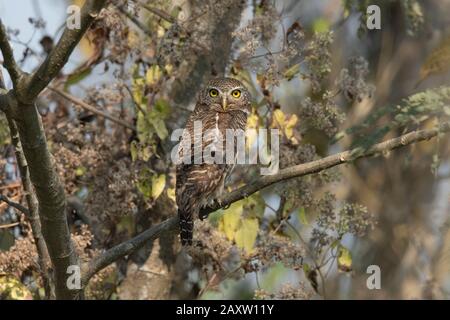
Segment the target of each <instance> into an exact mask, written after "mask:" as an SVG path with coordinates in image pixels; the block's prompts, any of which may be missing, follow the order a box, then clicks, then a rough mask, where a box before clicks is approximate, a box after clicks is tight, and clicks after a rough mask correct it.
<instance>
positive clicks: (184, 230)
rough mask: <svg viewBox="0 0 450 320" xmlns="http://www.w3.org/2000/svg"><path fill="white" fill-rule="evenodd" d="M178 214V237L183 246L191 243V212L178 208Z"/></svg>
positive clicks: (192, 222)
mask: <svg viewBox="0 0 450 320" xmlns="http://www.w3.org/2000/svg"><path fill="white" fill-rule="evenodd" d="M178 216H179V218H180V238H181V244H182V245H183V247H184V246H191V245H192V232H193V229H194V221H193V219H192V213H191V212H186V211H181V210H178Z"/></svg>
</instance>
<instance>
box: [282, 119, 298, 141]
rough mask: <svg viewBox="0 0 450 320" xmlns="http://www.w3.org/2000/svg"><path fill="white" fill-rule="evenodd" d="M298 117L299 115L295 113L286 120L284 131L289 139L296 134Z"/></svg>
mask: <svg viewBox="0 0 450 320" xmlns="http://www.w3.org/2000/svg"><path fill="white" fill-rule="evenodd" d="M297 121H298V118H297V115H295V114H293V115H292V116H290V117H289V119H288V120H287V121H286V123H285V125H286V127H285V128H284V133H285V134H286V137H287V138H288V139H291V138H292V137H293V135H294V127H295V125H296V124H297Z"/></svg>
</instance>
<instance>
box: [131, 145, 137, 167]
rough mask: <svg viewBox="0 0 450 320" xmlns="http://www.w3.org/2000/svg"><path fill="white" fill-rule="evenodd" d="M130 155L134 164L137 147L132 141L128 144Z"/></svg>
mask: <svg viewBox="0 0 450 320" xmlns="http://www.w3.org/2000/svg"><path fill="white" fill-rule="evenodd" d="M130 153H131V160H132V161H133V162H134V161H136V160H137V158H138V146H137V144H136V141H132V142H131V144H130Z"/></svg>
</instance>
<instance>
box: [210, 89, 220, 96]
mask: <svg viewBox="0 0 450 320" xmlns="http://www.w3.org/2000/svg"><path fill="white" fill-rule="evenodd" d="M209 95H210V96H211V97H213V98H215V97H217V96H218V95H219V91H217V90H216V89H211V90H209Z"/></svg>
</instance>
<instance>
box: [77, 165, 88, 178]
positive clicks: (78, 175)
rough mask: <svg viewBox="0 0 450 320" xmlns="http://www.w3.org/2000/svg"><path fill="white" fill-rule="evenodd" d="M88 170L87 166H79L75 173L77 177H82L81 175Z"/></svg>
mask: <svg viewBox="0 0 450 320" xmlns="http://www.w3.org/2000/svg"><path fill="white" fill-rule="evenodd" d="M86 171H87V169H86V167H83V166H81V167H78V168H76V170H75V175H76V176H77V177H81V176H83V175H84V174H85V173H86Z"/></svg>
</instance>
